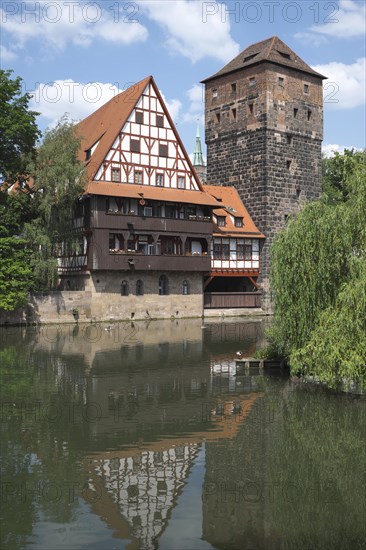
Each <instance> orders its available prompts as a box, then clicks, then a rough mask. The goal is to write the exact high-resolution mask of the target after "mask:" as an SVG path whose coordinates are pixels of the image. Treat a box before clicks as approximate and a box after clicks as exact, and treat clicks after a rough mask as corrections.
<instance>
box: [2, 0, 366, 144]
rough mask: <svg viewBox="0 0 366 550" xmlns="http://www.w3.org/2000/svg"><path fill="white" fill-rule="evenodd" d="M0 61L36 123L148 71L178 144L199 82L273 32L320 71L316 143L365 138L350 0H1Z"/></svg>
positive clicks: (196, 112)
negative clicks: (25, 94) (20, 87)
mask: <svg viewBox="0 0 366 550" xmlns="http://www.w3.org/2000/svg"><path fill="white" fill-rule="evenodd" d="M0 10H1V11H0V18H1V19H0V21H1V35H0V37H1V42H0V56H1V68H3V69H13V70H14V73H15V74H16V75H19V76H21V77H22V78H23V79H24V90H26V91H29V92H33V91H34V92H35V94H34V101H33V103H32V107H33V108H34V109H35V110H37V111H39V112H41V114H42V115H41V116H40V117H39V118H38V124H39V126H40V127H41V129H42V130H43V129H45V128H46V127H47V126H49V125H54V124H55V122H56V121H57V120H58V119H59V118H60V117H61V116H62V115H63V114H64V113H65V112H67V113H69V114H70V117H71V118H72V119H75V120H79V119H82V118H84V117H85V116H87V115H88V114H90V113H91V112H92V111H93V110H95V109H96V108H97V107H99V106H100V105H102V104H103V103H104V102H105V101H107V100H108V99H110V98H111V97H113V95H114V94H116V93H117V92H118V90H123V89H125V88H126V87H127V86H128V85H130V84H132V83H133V82H137V81H139V80H140V79H142V78H144V77H145V76H147V75H150V74H152V75H153V76H154V78H155V80H156V82H157V85H158V86H159V88H160V90H161V92H162V93H163V96H164V98H165V100H166V102H167V104H168V107H169V109H170V111H171V113H172V116H173V119H174V121H175V123H176V125H177V128H178V131H179V133H180V135H181V137H182V139H183V142H184V144H185V146H186V149H187V150H188V151H189V152H192V150H193V147H194V140H195V132H196V124H197V119H200V125H201V135H203V115H202V113H203V93H202V92H203V88H202V85H200V80H202V79H203V78H205V77H207V76H210V75H211V74H213V73H215V72H216V71H217V70H219V69H220V68H221V67H222V66H223V65H224V64H226V63H227V62H228V61H230V60H231V59H232V58H233V57H234V56H235V55H237V54H238V53H239V52H240V51H241V50H243V49H244V48H246V47H247V46H248V45H250V44H252V43H254V42H258V41H260V40H263V39H265V38H268V37H270V36H273V35H274V34H276V35H278V36H279V37H280V38H281V39H282V40H283V41H284V42H286V43H287V44H288V45H289V46H290V47H291V48H292V49H293V50H294V51H295V52H296V53H297V54H298V55H299V56H300V57H301V58H302V59H303V60H304V61H306V62H307V63H308V64H309V65H311V66H312V67H313V68H315V69H316V70H318V71H319V72H321V73H322V74H324V75H327V76H328V77H329V78H328V80H327V81H325V85H324V88H325V92H324V102H325V103H324V107H325V110H324V130H325V134H324V150H325V151H326V152H329V151H330V150H331V149H333V150H341V149H342V147H344V146H346V147H357V148H363V147H365V118H366V116H365V87H366V85H365V73H366V69H365V31H366V29H365V17H366V15H365V14H366V3H365V2H364V1H357V0H338V1H334V2H329V1H316V0H314V1H313V0H310V1H307V0H298V1H297V2H292V1H288V2H287V1H283V0H274V1H271V0H268V1H266V0H263V1H256V0H253V1H241V2H238V1H227V2H226V3H225V2H215V1H201V0H142V1H140V0H137V1H136V2H135V1H132V2H124V1H121V2H120V1H115V0H114V1H109V0H103V1H101V0H97V1H96V2H93V1H84V0H79V1H73V0H53V1H52V0H38V1H37V2H34V1H30V0H23V1H6V0H3V1H2V3H1V8H0Z"/></svg>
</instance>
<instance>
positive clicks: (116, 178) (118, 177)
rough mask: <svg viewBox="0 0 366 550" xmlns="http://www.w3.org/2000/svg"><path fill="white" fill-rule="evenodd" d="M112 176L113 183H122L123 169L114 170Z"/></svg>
mask: <svg viewBox="0 0 366 550" xmlns="http://www.w3.org/2000/svg"><path fill="white" fill-rule="evenodd" d="M111 174H112V177H111V179H112V181H117V182H120V181H121V169H120V168H112V171H111Z"/></svg>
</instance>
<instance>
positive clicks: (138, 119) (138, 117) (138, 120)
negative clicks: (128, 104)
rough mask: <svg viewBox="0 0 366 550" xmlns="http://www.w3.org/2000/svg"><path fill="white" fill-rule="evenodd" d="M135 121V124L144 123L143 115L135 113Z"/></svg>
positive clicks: (138, 112)
mask: <svg viewBox="0 0 366 550" xmlns="http://www.w3.org/2000/svg"><path fill="white" fill-rule="evenodd" d="M135 121H136V123H137V124H143V123H144V113H143V112H142V111H136V113H135Z"/></svg>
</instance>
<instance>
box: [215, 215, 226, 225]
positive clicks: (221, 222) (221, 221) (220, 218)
mask: <svg viewBox="0 0 366 550" xmlns="http://www.w3.org/2000/svg"><path fill="white" fill-rule="evenodd" d="M217 225H218V226H219V227H225V216H217Z"/></svg>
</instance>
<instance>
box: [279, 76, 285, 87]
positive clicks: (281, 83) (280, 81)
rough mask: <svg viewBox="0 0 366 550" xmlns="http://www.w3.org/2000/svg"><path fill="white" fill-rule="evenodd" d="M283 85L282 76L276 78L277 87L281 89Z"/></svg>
mask: <svg viewBox="0 0 366 550" xmlns="http://www.w3.org/2000/svg"><path fill="white" fill-rule="evenodd" d="M284 84H285V79H284V78H283V77H282V76H279V77H278V85H279V86H281V87H283V86H284Z"/></svg>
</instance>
